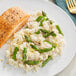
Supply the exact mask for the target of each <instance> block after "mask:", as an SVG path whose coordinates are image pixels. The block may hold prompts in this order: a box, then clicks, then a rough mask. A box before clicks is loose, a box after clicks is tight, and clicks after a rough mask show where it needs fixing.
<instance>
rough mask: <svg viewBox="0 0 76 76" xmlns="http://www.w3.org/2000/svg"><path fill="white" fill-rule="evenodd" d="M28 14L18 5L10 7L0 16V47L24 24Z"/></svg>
mask: <svg viewBox="0 0 76 76" xmlns="http://www.w3.org/2000/svg"><path fill="white" fill-rule="evenodd" d="M29 17H30V16H29V15H28V14H27V13H26V12H25V11H23V10H22V9H20V8H19V7H12V8H9V9H8V10H7V11H5V12H4V13H3V14H2V15H1V16H0V47H1V46H2V45H3V44H4V43H5V42H6V41H7V40H8V39H9V38H10V37H11V36H12V35H13V34H14V33H15V32H17V31H18V30H19V29H20V28H21V27H23V26H24V24H25V23H26V22H27V21H28V18H29Z"/></svg>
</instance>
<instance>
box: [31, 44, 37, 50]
mask: <svg viewBox="0 0 76 76" xmlns="http://www.w3.org/2000/svg"><path fill="white" fill-rule="evenodd" d="M30 46H31V47H32V48H33V49H35V50H38V48H37V46H36V45H33V44H30Z"/></svg>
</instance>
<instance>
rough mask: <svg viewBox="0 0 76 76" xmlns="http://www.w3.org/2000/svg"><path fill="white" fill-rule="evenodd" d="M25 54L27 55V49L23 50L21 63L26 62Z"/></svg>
mask: <svg viewBox="0 0 76 76" xmlns="http://www.w3.org/2000/svg"><path fill="white" fill-rule="evenodd" d="M26 53H27V48H24V50H23V62H25V61H26Z"/></svg>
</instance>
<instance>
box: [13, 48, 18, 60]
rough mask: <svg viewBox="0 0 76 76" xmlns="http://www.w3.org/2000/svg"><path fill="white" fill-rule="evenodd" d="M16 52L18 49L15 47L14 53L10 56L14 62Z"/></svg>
mask: <svg viewBox="0 0 76 76" xmlns="http://www.w3.org/2000/svg"><path fill="white" fill-rule="evenodd" d="M17 51H18V47H15V49H14V52H13V56H12V59H14V60H16V54H17Z"/></svg>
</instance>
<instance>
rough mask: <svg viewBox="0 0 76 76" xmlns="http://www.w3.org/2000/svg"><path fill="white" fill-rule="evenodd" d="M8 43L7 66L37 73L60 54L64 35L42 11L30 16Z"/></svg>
mask: <svg viewBox="0 0 76 76" xmlns="http://www.w3.org/2000/svg"><path fill="white" fill-rule="evenodd" d="M9 43H10V44H9V49H8V50H7V54H6V56H7V57H8V62H9V64H10V65H13V66H16V67H20V68H23V69H24V70H25V71H31V70H33V71H37V70H38V69H39V68H40V67H44V66H45V65H46V64H47V63H48V62H49V61H50V60H52V59H53V58H54V57H56V56H57V55H60V54H61V51H62V49H63V46H64V35H63V33H62V31H61V29H60V27H59V25H57V24H56V23H55V22H54V21H52V20H50V19H49V18H48V17H47V15H46V13H45V12H44V11H38V12H36V13H35V14H32V15H31V16H30V18H29V20H28V22H27V23H26V24H25V26H24V27H23V28H22V29H21V30H20V31H18V32H17V33H15V34H14V36H13V37H12V38H11V39H10V40H9ZM47 65H48V64H47Z"/></svg>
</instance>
